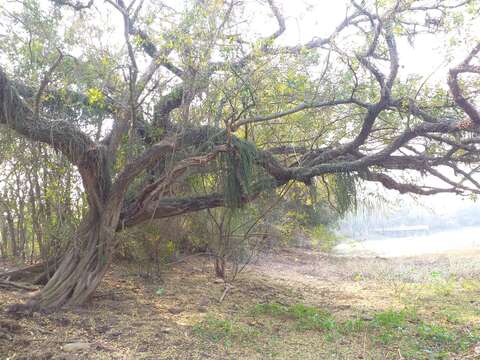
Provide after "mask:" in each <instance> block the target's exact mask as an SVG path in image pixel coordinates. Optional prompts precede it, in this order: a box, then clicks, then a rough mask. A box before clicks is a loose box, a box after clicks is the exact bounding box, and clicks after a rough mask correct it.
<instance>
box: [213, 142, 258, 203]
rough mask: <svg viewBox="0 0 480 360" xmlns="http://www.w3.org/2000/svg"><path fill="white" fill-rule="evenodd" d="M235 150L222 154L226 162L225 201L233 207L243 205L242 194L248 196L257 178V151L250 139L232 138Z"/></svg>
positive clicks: (223, 160)
mask: <svg viewBox="0 0 480 360" xmlns="http://www.w3.org/2000/svg"><path fill="white" fill-rule="evenodd" d="M232 146H233V148H234V151H233V152H227V153H225V154H222V155H221V159H222V162H223V163H224V168H225V175H224V194H225V202H226V204H227V206H228V207H230V208H232V209H236V208H240V207H242V206H243V203H242V196H248V195H249V194H250V191H251V190H252V181H253V179H255V177H254V175H255V165H256V164H255V160H256V158H257V151H256V147H255V145H254V144H252V143H250V142H249V141H243V140H239V139H237V138H236V137H234V138H232Z"/></svg>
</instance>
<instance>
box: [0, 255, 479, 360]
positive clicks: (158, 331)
mask: <svg viewBox="0 0 480 360" xmlns="http://www.w3.org/2000/svg"><path fill="white" fill-rule="evenodd" d="M478 258H479V255H478V254H455V255H449V256H432V257H428V258H425V257H424V258H404V259H388V260H387V259H378V258H376V259H375V258H373V259H372V258H371V259H360V258H338V257H332V256H327V255H324V254H321V253H316V252H312V251H303V250H288V251H282V252H280V253H278V254H275V255H271V256H269V257H266V258H264V259H261V260H260V261H259V262H258V263H257V264H255V265H254V266H252V267H251V268H250V269H249V270H248V271H247V272H245V273H243V274H242V275H241V276H240V278H239V279H238V280H237V281H236V282H235V284H234V287H233V288H232V289H231V290H230V291H229V292H228V294H227V296H226V297H225V299H224V301H223V302H221V303H220V302H219V301H218V300H219V298H220V297H221V295H222V293H223V291H224V284H222V283H220V282H218V281H216V280H215V278H214V277H213V275H212V269H211V267H210V265H209V263H208V262H207V261H206V259H201V258H192V259H191V260H189V261H188V262H186V263H181V264H177V265H175V266H174V267H172V268H170V269H166V270H165V271H164V272H163V273H162V274H161V276H160V277H159V278H154V279H145V278H144V277H142V276H139V275H138V271H137V269H135V268H133V267H130V268H129V267H128V266H119V265H117V266H115V267H114V268H113V269H112V271H111V272H110V273H109V275H108V276H107V279H106V280H105V282H104V283H103V284H102V286H101V288H100V289H99V291H98V292H97V294H96V296H95V298H94V299H93V301H92V302H91V303H90V304H88V305H87V306H86V307H84V308H81V309H71V310H68V311H62V312H58V313H54V314H49V315H40V314H35V315H34V316H32V317H28V318H22V319H18V320H15V319H12V318H6V317H3V318H2V317H0V358H1V359H50V358H52V359H152V360H153V359H417V360H418V359H477V358H478V359H480V280H479V279H480V277H479V274H480V263H479V262H478ZM19 296H22V294H21V293H18V292H7V291H2V292H0V307H3V306H6V305H8V304H10V303H13V302H14V301H15V300H16V299H18V298H19ZM78 341H80V342H87V343H89V344H90V349H89V350H86V351H83V352H79V353H67V352H64V351H63V350H62V347H63V346H64V345H65V344H67V343H71V342H78Z"/></svg>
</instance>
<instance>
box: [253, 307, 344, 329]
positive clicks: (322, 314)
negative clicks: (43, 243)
mask: <svg viewBox="0 0 480 360" xmlns="http://www.w3.org/2000/svg"><path fill="white" fill-rule="evenodd" d="M252 314H253V315H254V316H255V315H256V316H258V315H261V314H266V315H271V316H275V317H285V318H287V319H293V320H294V321H295V322H296V327H297V329H298V330H333V329H335V328H336V327H337V323H336V321H335V319H334V318H333V317H332V315H331V314H330V313H329V312H327V311H325V310H321V309H318V308H315V307H311V306H306V305H303V304H295V305H290V306H285V305H281V304H277V303H270V304H257V305H256V306H255V307H254V309H253V311H252Z"/></svg>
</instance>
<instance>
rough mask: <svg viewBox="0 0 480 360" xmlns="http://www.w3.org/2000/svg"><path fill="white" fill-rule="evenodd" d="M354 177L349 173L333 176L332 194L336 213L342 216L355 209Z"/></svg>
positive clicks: (355, 191) (355, 188) (355, 189)
mask: <svg viewBox="0 0 480 360" xmlns="http://www.w3.org/2000/svg"><path fill="white" fill-rule="evenodd" d="M355 182H356V179H355V175H354V174H352V173H349V172H344V173H338V174H335V186H334V194H335V199H336V204H337V205H336V206H337V210H338V212H339V213H340V214H341V215H343V214H345V213H347V211H349V210H352V209H356V207H357V187H356V184H355Z"/></svg>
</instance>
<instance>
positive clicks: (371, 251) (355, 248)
mask: <svg viewBox="0 0 480 360" xmlns="http://www.w3.org/2000/svg"><path fill="white" fill-rule="evenodd" d="M468 250H480V226H475V227H464V228H459V229H454V230H448V231H442V232H434V233H431V234H428V235H420V236H411V237H410V236H409V237H388V238H381V239H374V240H369V239H367V240H345V241H343V242H341V243H340V244H338V245H337V246H335V248H334V253H336V254H338V255H346V256H381V257H397V256H415V255H424V254H445V253H451V252H457V251H462V252H463V251H468Z"/></svg>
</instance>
